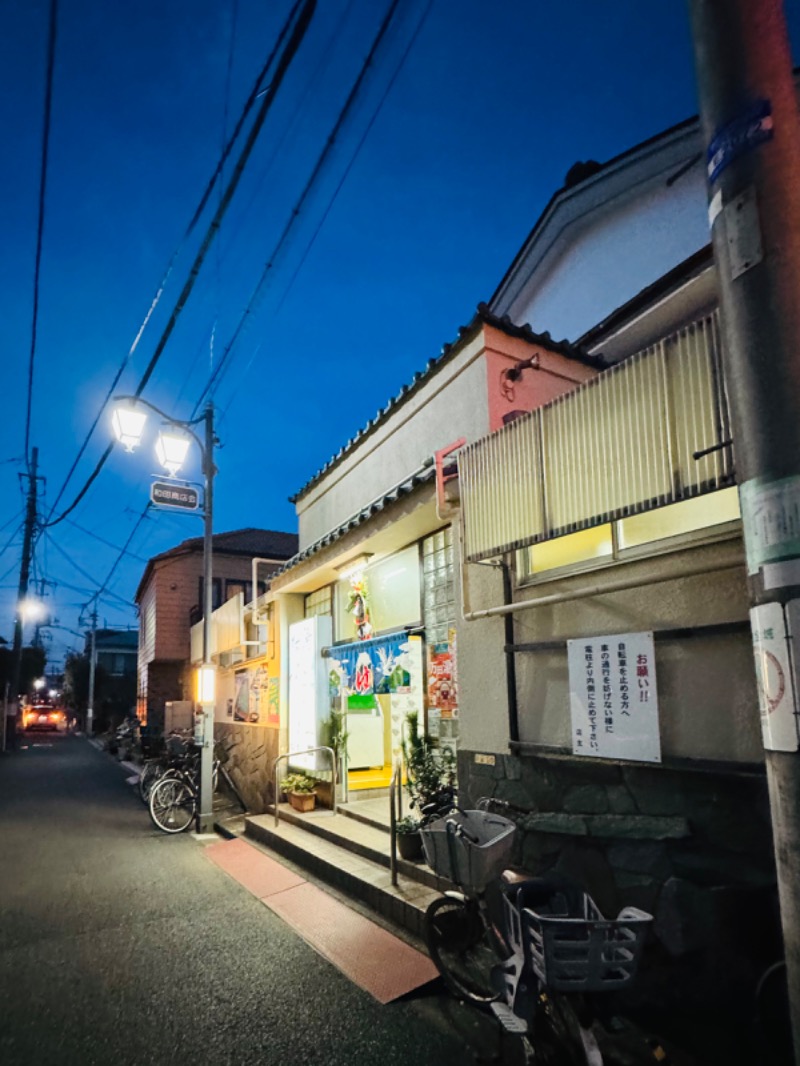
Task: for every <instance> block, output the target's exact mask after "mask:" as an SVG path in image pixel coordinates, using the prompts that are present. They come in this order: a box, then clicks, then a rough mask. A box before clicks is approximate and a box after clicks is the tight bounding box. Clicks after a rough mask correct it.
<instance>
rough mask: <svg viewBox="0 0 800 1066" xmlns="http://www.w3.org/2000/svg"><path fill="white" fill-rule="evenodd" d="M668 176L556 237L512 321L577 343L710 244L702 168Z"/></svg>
mask: <svg viewBox="0 0 800 1066" xmlns="http://www.w3.org/2000/svg"><path fill="white" fill-rule="evenodd" d="M665 178H666V175H663V176H661V177H660V178H659V180H658V181H657V182H656V183H652V184H648V186H647V187H645V188H642V189H641V190H640V191H639V193H638V195H635V196H633V197H632V198H630V199H628V200H626V201H618V202H616V203H612V204H610V205H608V206H607V207H605V208H604V209H602V210H598V211H597V212H595V213H594V214H592V215H590V216H587V218H585V219H582V220H578V221H577V222H575V223H573V224H572V225H570V226H568V227H567V228H566V230H565V231H564V232H563V233H562V234H560V236H559V239H558V244H557V246H555V245H554V247H553V249H552V250H551V251H550V252H549V254H548V257H547V258H546V259H545V261H544V263H543V264H541V265H540V266H539V268H538V269H537V270H536V272H535V274H534V277H533V278H532V279H531V280H529V281H528V282H527V283H526V284H525V285H524V287H523V288H522V290H521V292H520V293H519V294H518V295H517V296H516V297H515V298H514V299H513V301H512V302H511V305H510V314H511V318H512V320H513V321H514V322H517V323H522V322H527V323H529V324H530V325H531V327H532V328H533V329H534V330H537V331H539V332H543V331H544V330H549V331H550V333H551V334H552V336H553V337H558V338H561V337H566V338H567V339H569V340H576V339H577V338H578V337H580V336H581V335H582V334H583V333H585V332H586V330H588V329H590V328H591V327H592V326H595V325H596V324H597V323H598V322H600V321H601V320H602V319H603V318H605V317H606V316H607V315H608V314H610V313H611V312H612V311H614V310H615V309H616V308H618V307H620V306H621V305H622V304H624V303H625V302H626V301H627V300H630V299H631V298H632V297H633V296H635V295H636V294H637V293H638V292H641V290H642V289H644V288H646V287H647V286H648V285H651V284H652V283H653V282H655V281H657V280H658V278H660V277H661V276H662V275H664V274H666V273H667V272H668V271H669V270H671V269H672V268H673V267H675V266H677V265H678V264H679V263H681V262H682V261H683V260H684V259H687V258H688V257H689V256H690V255H692V254H694V252H696V251H698V250H699V249H700V248H702V247H704V246H705V245H706V244H708V242H709V239H710V238H709V232H708V217H707V206H706V205H707V197H706V190H705V183H704V179H703V171H702V167H700V166H699V165H698V166H695V167H693V168H692V170H691V171H689V172H688V173H687V174H685V175H684V176H683V177H682V178H680V179H679V180H678V181H677V182H675V184H674V185H672V186H671V187H669V188H668V187H667V186H666V183H665Z"/></svg>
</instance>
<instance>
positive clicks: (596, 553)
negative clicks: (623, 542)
mask: <svg viewBox="0 0 800 1066" xmlns="http://www.w3.org/2000/svg"><path fill="white" fill-rule="evenodd" d="M612 551H613V541H612V537H611V525H610V524H609V523H606V524H605V525H602V526H593V527H592V528H591V529H582V530H580V532H578V533H568V534H567V536H565V537H557V538H556V539H555V540H547V541H544V543H542V544H534V546H533V547H532V548H528V549H527V551H526V552H525V554H526V555H527V566H526V570H527V573H528V574H542V573H544V572H545V571H547V570H559V569H560V568H561V567H562V566H574V565H575V564H576V563H585V562H591V561H592V560H593V559H602V558H603V557H604V556H610V555H611V553H612Z"/></svg>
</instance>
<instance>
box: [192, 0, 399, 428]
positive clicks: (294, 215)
mask: <svg viewBox="0 0 800 1066" xmlns="http://www.w3.org/2000/svg"><path fill="white" fill-rule="evenodd" d="M399 5H400V0H392V3H391V4H390V5H389V9H388V11H387V12H386V15H385V16H384V18H383V21H382V22H381V25H380V28H379V30H378V33H377V34H376V36H375V39H374V40H373V42H372V47H371V48H370V50H369V53H368V54H367V57H366V59H365V60H364V62H363V64H362V65H361V70H360V71H359V73H358V77H357V78H356V80H355V81H354V83H353V85H352V87H351V89H350V92H349V94H348V96H347V99H346V100H345V102H344V105H343V106H342V108H341V110H340V112H339V115H338V118H337V119H336V122H335V123H334V126H333V129H332V130H331V132H330V134H329V135H328V137H327V139H326V141H325V147H324V148H323V149H322V152H321V153H320V154H319V156H318V157H317V161H316V163H315V165H314V169H313V170H312V171H311V175H310V177H309V178H308V181H307V182H306V184H305V188H304V189H303V191H302V193H301V194H300V197H299V199H298V200H297V202H296V203H295V205H294V207H293V208H292V211H291V213H290V215H289V218H288V220H287V222H286V225H285V226H284V228H283V232H282V233H281V235H280V237H279V238H278V241H277V243H276V245H275V247H274V248H273V250H272V254H271V255H270V257H269V259H268V260H267V262H266V263H265V265H264V269H263V271H262V273H261V277H260V278H259V279H258V282H257V283H256V286H255V288H254V289H253V292H252V293H251V295H250V299H249V300H248V302H247V306H246V307H245V309H244V312H243V313H242V316H241V317H240V319H239V321H238V323H237V325H236V328H235V330H234V331H233V336H232V337H231V339H230V341H229V342H228V344H227V346H226V348H225V351H224V352H223V355H222V358H221V359H220V361H219V363H217V366H216V367H215V368H214V370H212V372H211V374H210V376H209V379H208V381H207V382H206V385H205V388H204V389H203V391H202V392H201V394H200V397H199V398H198V400H197V402H196V403H195V405H194V409H193V410H192V414H191V417H192V418H194V417H195V415H196V414H197V412H198V411H199V410H200V408H201V407H202V406H203V403H204V401H205V400H206V398H207V397H209V396H210V395H211V394H212V393H213V391H214V389H215V388H216V385H217V383H218V380H219V378H220V376H221V374H222V373H223V371H224V368H225V366H226V364H227V362H228V360H229V359H230V354H231V351H232V349H233V347H234V345H235V344H236V341H237V340H238V338H239V335H240V333H241V332H242V329H243V328H244V325H245V323H246V321H247V319H248V316H249V315H250V314H251V313H252V309H253V305H254V303H255V301H256V299H257V297H258V295H259V293H260V292H261V290H262V288H263V287H264V285H265V284H266V281H267V278H268V277H269V276H270V272H271V270H272V268H273V266H274V264H275V259H276V258H277V256H278V255H279V254H280V252H281V251H282V249H283V246H284V245H285V243H286V241H287V240H288V238H289V234H290V233H291V231H292V229H293V228H294V226H295V223H296V222H297V220H298V218H299V217H300V214H301V212H302V210H303V206H304V204H305V202H306V200H307V199H308V196H309V193H310V192H311V190H312V188H313V187H314V185H315V184H316V181H317V179H318V177H319V175H320V173H321V171H322V169H323V168H324V166H325V164H326V162H327V160H328V156H329V155H330V153H331V151H332V150H333V146H334V145H335V143H336V141H337V138H338V136H339V134H340V132H341V130H342V127H343V125H344V124H345V122H346V120H347V118H348V116H349V114H350V111H351V109H352V107H353V104H354V103H355V101H356V99H357V97H358V95H359V92H360V91H361V88H362V86H363V84H364V81H365V80H366V77H367V73H368V71H369V69H370V67H371V66H372V63H373V60H374V58H375V53H376V52H377V51H378V49H379V47H380V45H381V43H382V41H383V39H384V37H385V36H386V33H387V32H388V29H389V26H390V24H391V22H392V19H393V17H394V14H395V12H396V10H397V8H398V7H399Z"/></svg>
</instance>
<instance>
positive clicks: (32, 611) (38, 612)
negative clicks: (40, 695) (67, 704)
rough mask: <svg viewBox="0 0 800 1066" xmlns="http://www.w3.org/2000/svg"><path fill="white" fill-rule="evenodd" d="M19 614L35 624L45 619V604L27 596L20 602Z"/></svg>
mask: <svg viewBox="0 0 800 1066" xmlns="http://www.w3.org/2000/svg"><path fill="white" fill-rule="evenodd" d="M19 614H20V618H21V619H22V621H23V622H35V621H36V619H37V618H44V614H45V611H44V604H43V603H42V601H41V600H37V599H36V598H35V597H34V596H27V597H26V598H25V599H24V600H20V604H19ZM42 684H44V682H42Z"/></svg>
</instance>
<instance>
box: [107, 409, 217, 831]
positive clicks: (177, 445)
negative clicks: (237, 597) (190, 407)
mask: <svg viewBox="0 0 800 1066" xmlns="http://www.w3.org/2000/svg"><path fill="white" fill-rule="evenodd" d="M115 404H116V406H115V407H114V411H113V414H112V420H111V423H112V427H113V429H114V435H115V436H116V438H117V440H118V441H119V442H120V444H122V445H123V446H124V447H125V449H126V451H129V452H132V451H133V450H134V449H135V448H136V447H137V446H138V445H139V444H140V443H141V440H142V433H143V432H144V426H145V423H146V421H147V411H148V410H149V411H152V412H154V413H155V414H156V415H158V417H159V418H160V419H162V422H163V424H164V425H165V426H166V427H167V428H166V429H162V430H161V431H160V433H159V435H158V440H157V441H156V456H157V458H158V461H159V462H160V463H161V465H162V466H163V467H164V469H165V470H167V472H168V474H169V476H170V477H172V478H174V477H176V476H177V473H178V471H179V470H180V468H181V467H182V466H183V463H184V460H185V459H186V455H187V453H188V451H189V445H190V443H191V441H192V440H194V441H195V443H196V444H197V446H198V447H199V449H200V455H201V458H202V466H203V476H204V482H205V484H204V493H205V495H204V500H203V665H202V666H201V667H200V669H199V671H198V675H197V701H198V702H199V703H200V705H201V706H202V709H203V739H202V746H201V750H200V816H199V822H200V829H201V831H205V830H206V829H208V828H210V826H211V820H212V801H213V790H212V784H211V779H212V768H213V761H214V689H215V684H214V682H215V670H214V666H213V664H212V662H211V613H212V610H213V599H212V586H213V582H212V550H211V545H212V541H211V530H212V520H213V501H214V474H215V473H216V467H215V466H214V409H213V407H212V405H211V403H210V402H209V403H208V404H207V405H206V409H205V411H204V413H203V414H202V415H201V416H200V418H195V419H194V420H192V421H182V420H181V419H177V418H170V416H169V415H166V414H164V412H163V411H161V410H159V408H158V407H156V406H155V405H154V404H152V403H149V402H148V401H147V400H143V399H141V397H139V396H117V397H115ZM143 408H144V410H143ZM201 422H202V423H204V425H205V434H204V438H205V440H204V441H203V440H201V439H200V437H198V435H197V434H196V433H195V431H194V429H193V428H192V427H193V426H196V425H199V423H201Z"/></svg>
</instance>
